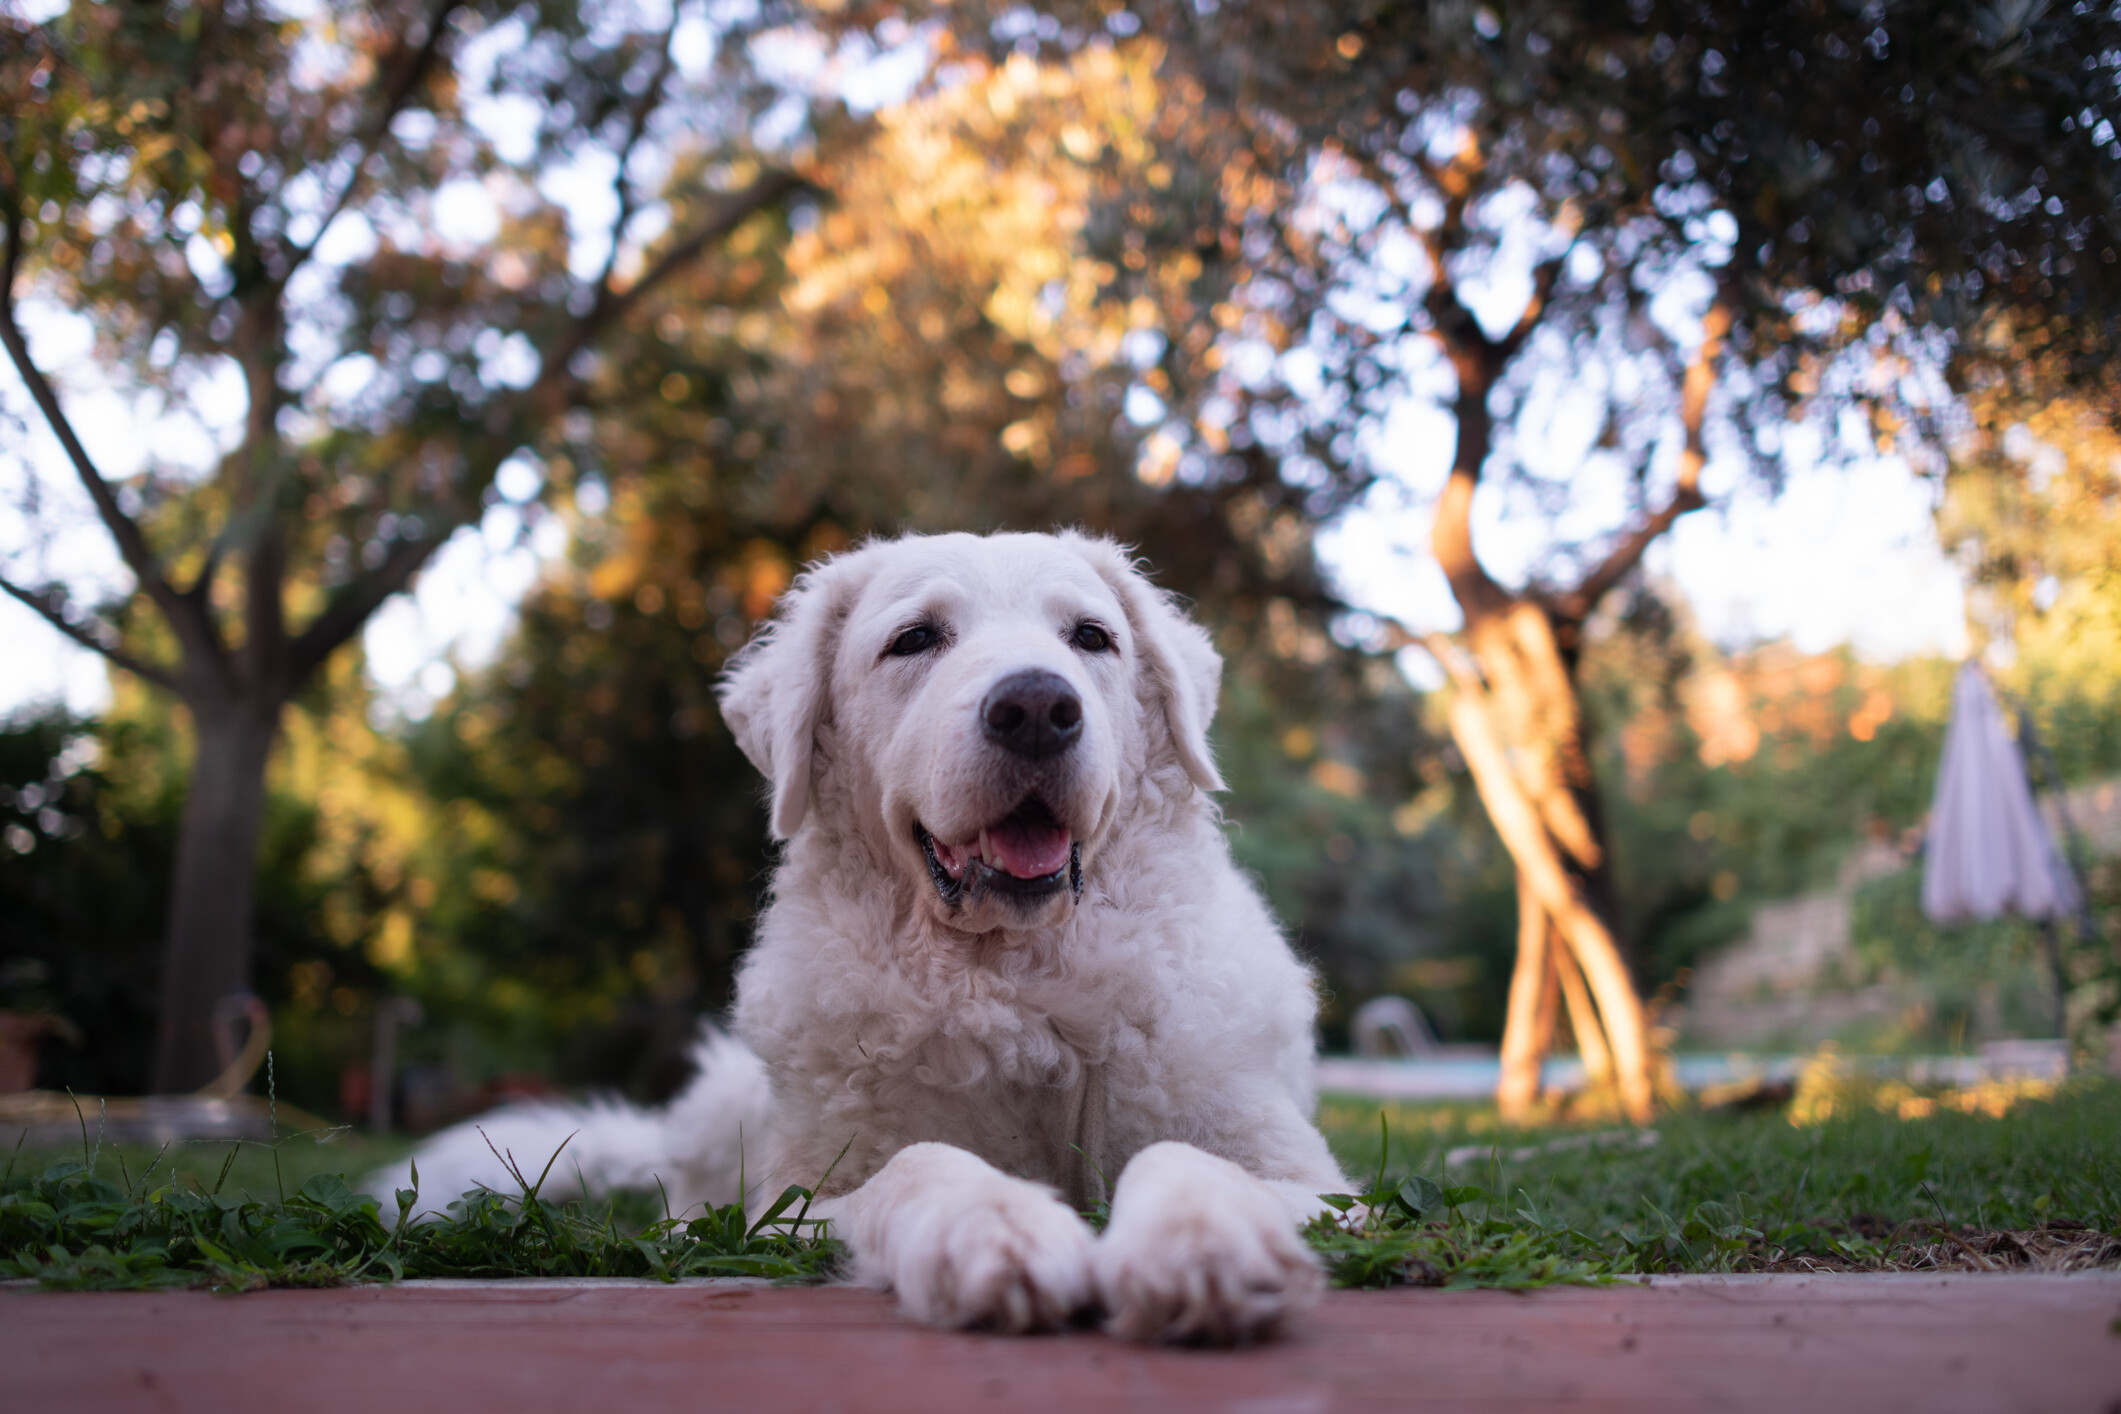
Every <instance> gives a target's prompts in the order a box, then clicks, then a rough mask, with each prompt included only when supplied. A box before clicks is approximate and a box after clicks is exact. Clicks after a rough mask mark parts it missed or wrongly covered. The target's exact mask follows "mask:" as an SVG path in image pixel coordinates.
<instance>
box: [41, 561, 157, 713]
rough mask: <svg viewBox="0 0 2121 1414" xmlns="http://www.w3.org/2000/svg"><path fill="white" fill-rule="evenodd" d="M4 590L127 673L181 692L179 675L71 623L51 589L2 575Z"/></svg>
mask: <svg viewBox="0 0 2121 1414" xmlns="http://www.w3.org/2000/svg"><path fill="white" fill-rule="evenodd" d="M0 593H5V594H8V595H9V596H11V597H13V598H15V599H18V600H20V601H21V602H22V603H24V604H27V605H29V607H30V608H31V609H33V610H35V611H36V613H37V616H38V617H39V618H41V619H43V620H44V621H45V622H46V623H48V624H50V625H51V626H52V627H53V628H55V629H57V630H59V632H61V633H63V634H65V635H66V636H67V637H68V638H70V639H72V640H73V641H74V642H76V643H78V644H80V645H81V646H82V647H83V648H87V649H89V650H91V651H93V652H96V653H100V654H101V655H102V656H103V657H104V658H105V659H107V660H108V661H110V662H111V663H112V664H114V665H116V666H117V667H120V668H123V669H124V670H125V671H126V672H129V673H131V674H132V675H133V676H134V677H137V678H139V679H141V680H142V681H143V682H151V683H153V684H154V685H155V686H156V687H159V688H162V689H164V690H166V691H169V692H175V691H177V678H176V674H174V673H172V672H170V671H169V670H168V669H166V668H162V667H158V666H156V665H155V664H153V663H144V662H142V661H141V660H140V659H138V658H135V657H134V656H133V655H132V654H130V653H127V652H126V651H125V650H124V649H122V648H113V647H111V646H110V645H109V644H107V643H104V642H103V641H102V640H100V639H98V638H97V637H96V636H95V635H94V634H92V633H90V632H88V631H87V630H86V629H84V628H82V627H81V626H80V625H78V624H74V623H69V622H68V621H67V618H66V616H65V615H64V614H62V613H61V612H59V606H58V605H57V604H56V603H54V602H53V599H52V596H51V595H50V593H49V592H47V593H44V594H39V593H37V592H36V591H35V590H32V589H24V588H23V587H22V586H21V585H19V584H16V583H14V582H13V581H11V580H8V579H6V578H0Z"/></svg>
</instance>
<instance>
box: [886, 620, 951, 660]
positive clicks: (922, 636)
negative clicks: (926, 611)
mask: <svg viewBox="0 0 2121 1414" xmlns="http://www.w3.org/2000/svg"><path fill="white" fill-rule="evenodd" d="M938 637H939V635H938V634H937V633H936V631H935V626H934V625H933V624H915V625H914V626H913V627H912V628H909V629H907V630H906V631H905V632H904V633H902V634H900V635H899V636H898V637H897V638H894V639H892V640H891V647H890V648H889V649H887V650H886V651H887V652H889V653H890V655H891V656H892V657H894V658H912V657H917V656H918V655H920V654H922V653H925V652H927V651H928V650H929V649H931V648H933V647H935V644H936V640H937V638H938Z"/></svg>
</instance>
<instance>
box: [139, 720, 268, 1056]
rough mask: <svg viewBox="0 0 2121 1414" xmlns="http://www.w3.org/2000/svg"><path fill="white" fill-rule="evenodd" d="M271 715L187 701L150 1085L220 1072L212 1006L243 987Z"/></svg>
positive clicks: (247, 978)
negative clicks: (187, 741) (189, 742)
mask: <svg viewBox="0 0 2121 1414" xmlns="http://www.w3.org/2000/svg"><path fill="white" fill-rule="evenodd" d="M279 717H280V714H279V709H278V707H277V705H275V706H274V707H271V708H261V707H260V706H259V705H258V704H256V703H252V702H247V701H243V700H241V699H236V700H216V701H211V702H207V701H198V700H194V701H193V702H192V704H191V718H192V730H193V733H194V736H195V737H196V739H197V742H198V751H197V754H196V756H195V758H194V760H193V764H192V777H191V789H190V791H189V792H188V794H187V795H186V797H185V801H184V817H183V821H182V824H181V825H180V826H179V831H178V835H177V862H176V877H175V879H174V880H173V882H172V887H171V891H170V905H169V924H168V934H167V937H168V941H167V944H166V945H165V947H164V950H163V955H162V1024H161V1034H160V1035H159V1037H158V1038H157V1043H156V1048H155V1075H154V1088H155V1090H156V1091H157V1092H158V1093H162V1094H174V1093H181V1092H185V1091H191V1090H196V1089H198V1088H199V1087H200V1086H202V1085H205V1084H207V1083H208V1082H209V1081H211V1080H212V1079H213V1078H214V1076H215V1075H217V1074H218V1073H219V1072H220V1069H221V1065H220V1059H219V1056H218V1053H217V1050H216V1047H215V1044H214V1034H213V1011H214V1004H215V1003H216V1002H218V1001H220V1000H221V999H222V998H223V997H225V996H228V995H230V994H231V993H235V992H242V991H247V990H248V989H249V987H250V961H251V956H250V955H251V908H252V900H253V894H254V886H255V882H256V874H257V853H258V834H259V830H260V827H261V826H262V825H263V823H264V817H265V763H266V759H267V757H269V756H270V755H271V753H272V746H273V740H274V738H275V737H276V736H277V735H278V734H279Z"/></svg>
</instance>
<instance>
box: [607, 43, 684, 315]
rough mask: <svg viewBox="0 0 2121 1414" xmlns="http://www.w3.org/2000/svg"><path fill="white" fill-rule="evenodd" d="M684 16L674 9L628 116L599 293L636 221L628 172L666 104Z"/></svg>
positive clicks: (613, 178)
mask: <svg viewBox="0 0 2121 1414" xmlns="http://www.w3.org/2000/svg"><path fill="white" fill-rule="evenodd" d="M684 12H685V7H684V6H683V5H682V4H677V3H673V4H672V5H671V7H670V24H669V26H668V27H667V28H666V29H665V30H664V31H663V47H662V52H661V54H660V55H659V56H658V57H657V59H656V67H655V73H654V74H653V75H652V76H651V77H650V78H649V80H648V83H647V85H646V87H644V88H643V89H642V90H641V96H640V97H639V98H637V99H635V100H634V103H633V107H632V109H631V110H629V112H628V113H627V121H626V140H625V141H624V142H622V143H620V144H619V152H618V158H619V160H618V166H617V167H616V168H615V169H614V170H613V172H612V175H611V187H612V194H613V195H615V196H616V197H617V198H618V200H619V211H618V215H617V216H616V217H614V218H613V219H612V222H611V250H610V251H609V252H608V253H606V255H605V256H604V268H603V270H601V271H600V272H598V274H597V288H598V289H599V290H608V289H610V288H611V276H612V273H613V272H614V271H616V270H617V269H618V265H619V239H620V237H622V236H624V235H625V234H626V226H627V224H628V223H629V222H631V221H632V220H633V217H634V211H635V207H634V197H633V183H632V182H629V181H628V180H627V179H626V168H627V165H628V164H629V163H631V162H632V161H633V153H634V149H635V148H637V147H639V146H640V145H641V138H642V136H643V135H644V134H645V133H646V132H647V131H648V120H649V118H650V117H652V116H654V114H655V110H656V108H657V107H658V106H659V105H660V104H661V103H662V101H663V85H665V84H666V83H668V82H670V73H671V70H673V69H674V68H676V67H677V56H676V54H675V53H674V52H673V51H672V49H671V45H672V43H673V42H674V41H675V40H676V38H677V32H678V20H679V18H680V17H681V16H682V15H683V14H684Z"/></svg>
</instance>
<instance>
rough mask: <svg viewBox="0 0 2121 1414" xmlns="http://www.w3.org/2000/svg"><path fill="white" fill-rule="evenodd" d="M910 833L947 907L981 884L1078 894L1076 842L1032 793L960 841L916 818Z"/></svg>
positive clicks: (1021, 892)
mask: <svg viewBox="0 0 2121 1414" xmlns="http://www.w3.org/2000/svg"><path fill="white" fill-rule="evenodd" d="M913 837H914V839H916V840H917V841H919V842H920V846H921V852H922V853H923V854H924V855H926V856H927V859H928V877H929V878H931V879H933V880H934V881H935V891H936V892H937V893H938V894H940V895H942V899H943V902H944V903H946V904H949V905H951V906H952V907H956V906H957V905H958V904H959V903H961V902H963V901H964V899H965V896H966V895H967V894H972V893H979V892H981V891H984V890H992V891H994V892H996V893H1002V894H1014V895H1017V896H1018V897H1043V896H1045V895H1047V894H1051V893H1054V892H1057V891H1058V890H1060V889H1063V888H1065V889H1068V890H1069V891H1070V892H1072V893H1073V894H1075V896H1076V897H1078V898H1080V897H1081V896H1082V892H1083V847H1082V844H1081V843H1080V842H1079V841H1077V840H1076V838H1075V836H1074V835H1073V833H1071V832H1070V831H1069V829H1068V827H1067V826H1066V825H1063V824H1062V823H1061V822H1060V821H1059V820H1058V819H1056V818H1055V817H1054V814H1053V810H1052V808H1051V807H1050V806H1048V805H1047V804H1046V802H1045V801H1043V800H1041V799H1040V798H1039V797H1037V796H1035V795H1032V796H1026V797H1025V798H1024V800H1023V802H1022V803H1021V804H1019V805H1018V806H1017V807H1016V809H1014V810H1012V811H1010V812H1009V813H1008V814H1007V815H1004V816H1003V817H1002V818H1001V819H999V820H997V821H995V822H994V823H993V824H991V825H989V826H987V828H985V829H983V830H981V831H980V832H979V835H978V836H977V837H976V838H974V839H970V840H966V841H964V842H963V843H962V844H950V843H948V842H947V841H944V840H939V839H937V838H935V836H933V835H931V834H929V833H928V831H927V830H926V829H925V828H923V826H922V825H921V823H920V822H919V821H918V820H916V821H914V822H913Z"/></svg>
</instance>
